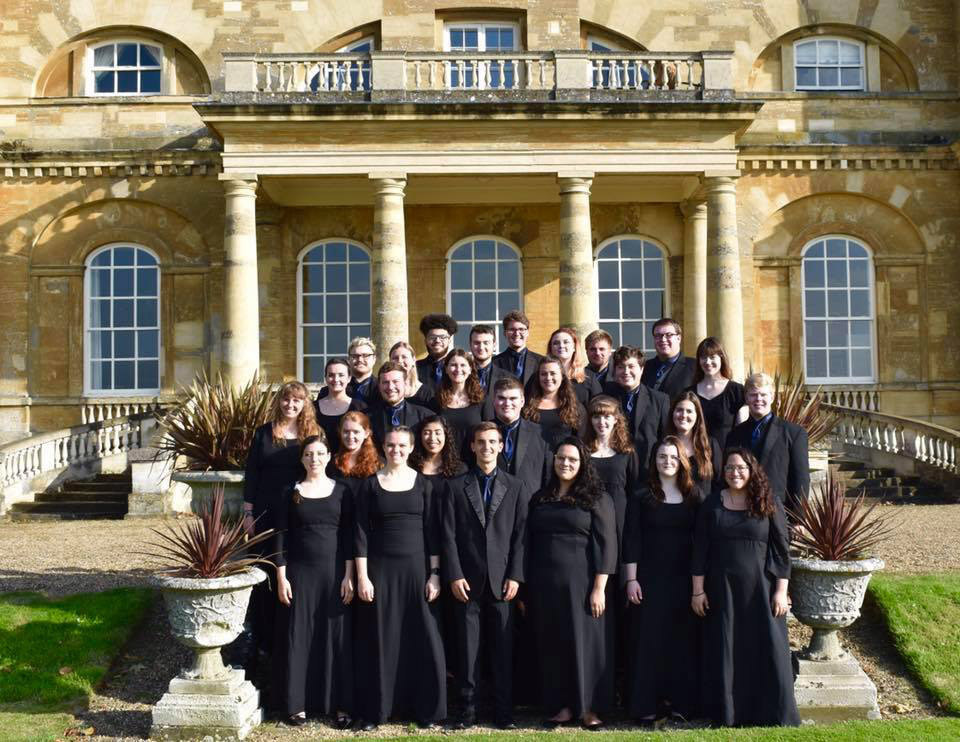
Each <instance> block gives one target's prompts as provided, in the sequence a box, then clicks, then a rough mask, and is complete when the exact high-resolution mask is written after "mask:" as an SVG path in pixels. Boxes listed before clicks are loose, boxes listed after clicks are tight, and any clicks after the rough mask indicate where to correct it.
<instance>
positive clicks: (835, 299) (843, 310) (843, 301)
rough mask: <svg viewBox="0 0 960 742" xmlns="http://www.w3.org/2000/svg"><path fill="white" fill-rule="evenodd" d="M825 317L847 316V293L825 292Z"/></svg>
mask: <svg viewBox="0 0 960 742" xmlns="http://www.w3.org/2000/svg"><path fill="white" fill-rule="evenodd" d="M827 295H828V296H827V316H829V317H846V316H847V292H846V291H828V292H827Z"/></svg>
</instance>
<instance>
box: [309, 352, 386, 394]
mask: <svg viewBox="0 0 960 742" xmlns="http://www.w3.org/2000/svg"><path fill="white" fill-rule="evenodd" d="M376 357H377V346H376V345H374V344H373V341H372V340H371V339H370V338H365V337H355V338H354V339H353V340H351V341H350V345H349V346H348V347H347V365H348V366H349V367H350V381H348V382H347V396H348V397H350V398H352V399H356V400H360V401H361V402H363V403H365V404H368V405H369V404H371V403H373V402H374V401H375V400H376V398H377V396H378V392H377V385H376V382H375V381H374V378H373V363H374V360H375V359H376ZM327 394H329V390H328V389H327V387H325V386H324V387H323V388H322V389H321V390H320V391H319V393H318V394H317V401H318V402H319V401H320V400H321V399H323V398H324V397H326V396H327Z"/></svg>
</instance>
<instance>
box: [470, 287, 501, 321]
mask: <svg viewBox="0 0 960 742" xmlns="http://www.w3.org/2000/svg"><path fill="white" fill-rule="evenodd" d="M473 296H474V303H475V313H474V315H473V316H474V319H475V320H476V321H478V322H483V321H486V322H491V321H492V322H496V321H497V295H496V294H495V293H494V292H492V291H489V292H487V291H485V292H483V293H477V294H474V295H473Z"/></svg>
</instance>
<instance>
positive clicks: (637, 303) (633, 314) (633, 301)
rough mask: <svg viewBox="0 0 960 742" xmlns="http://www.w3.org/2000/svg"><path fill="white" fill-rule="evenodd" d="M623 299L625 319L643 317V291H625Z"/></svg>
mask: <svg viewBox="0 0 960 742" xmlns="http://www.w3.org/2000/svg"><path fill="white" fill-rule="evenodd" d="M621 296H622V299H623V319H641V318H643V317H644V314H643V292H642V291H624V292H623V293H622V294H621Z"/></svg>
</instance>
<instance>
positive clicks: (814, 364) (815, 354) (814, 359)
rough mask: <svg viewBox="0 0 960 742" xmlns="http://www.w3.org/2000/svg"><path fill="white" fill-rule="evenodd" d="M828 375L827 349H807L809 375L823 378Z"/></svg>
mask: <svg viewBox="0 0 960 742" xmlns="http://www.w3.org/2000/svg"><path fill="white" fill-rule="evenodd" d="M826 375H827V351H825V350H808V351H807V376H809V377H812V378H823V377H825V376H826Z"/></svg>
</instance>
